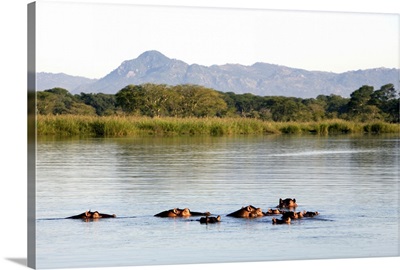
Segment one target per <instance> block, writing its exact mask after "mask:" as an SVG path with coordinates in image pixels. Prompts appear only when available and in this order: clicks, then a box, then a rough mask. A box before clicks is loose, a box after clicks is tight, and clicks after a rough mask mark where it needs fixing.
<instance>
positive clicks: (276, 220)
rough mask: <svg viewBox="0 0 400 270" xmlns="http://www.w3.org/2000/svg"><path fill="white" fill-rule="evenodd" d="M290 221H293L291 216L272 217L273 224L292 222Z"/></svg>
mask: <svg viewBox="0 0 400 270" xmlns="http://www.w3.org/2000/svg"><path fill="white" fill-rule="evenodd" d="M290 221H291V219H290V217H287V218H282V219H276V218H272V224H290Z"/></svg>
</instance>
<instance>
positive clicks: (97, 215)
mask: <svg viewBox="0 0 400 270" xmlns="http://www.w3.org/2000/svg"><path fill="white" fill-rule="evenodd" d="M92 218H101V216H100V214H99V212H97V211H95V212H94V213H93V214H92Z"/></svg>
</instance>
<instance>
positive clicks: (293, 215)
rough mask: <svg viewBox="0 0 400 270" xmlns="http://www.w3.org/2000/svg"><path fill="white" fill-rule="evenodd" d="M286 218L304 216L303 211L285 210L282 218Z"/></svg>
mask: <svg viewBox="0 0 400 270" xmlns="http://www.w3.org/2000/svg"><path fill="white" fill-rule="evenodd" d="M285 218H291V219H299V218H303V213H302V212H293V211H288V212H284V213H283V214H282V219H285Z"/></svg>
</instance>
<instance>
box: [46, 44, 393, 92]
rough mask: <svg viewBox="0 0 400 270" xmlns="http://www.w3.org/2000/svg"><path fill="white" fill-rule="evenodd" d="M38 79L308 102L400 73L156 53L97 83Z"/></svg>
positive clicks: (76, 88)
mask: <svg viewBox="0 0 400 270" xmlns="http://www.w3.org/2000/svg"><path fill="white" fill-rule="evenodd" d="M46 74H48V73H46ZM39 75H40V73H39ZM39 75H38V86H39V85H45V84H44V83H43V82H39V81H40V79H41V78H44V77H46V80H47V81H48V82H49V81H51V82H57V83H58V85H56V84H53V87H54V86H60V87H64V88H66V89H68V90H70V91H71V92H72V93H80V92H85V93H97V92H101V93H110V94H115V93H116V92H118V91H119V90H121V89H122V88H123V87H125V86H126V85H128V84H143V83H160V84H168V85H177V84H198V85H203V86H206V87H210V88H213V89H216V90H219V91H223V92H235V93H238V94H240V93H252V94H255V95H260V96H276V95H279V96H293V97H301V98H309V97H316V96H318V95H320V94H323V95H330V94H336V95H341V96H343V97H348V96H350V94H351V93H352V92H353V91H354V90H357V89H358V88H360V87H361V86H362V85H371V86H374V87H375V89H379V88H380V87H381V86H382V85H385V84H388V83H393V84H394V85H395V87H396V89H398V84H399V70H398V69H388V68H375V69H367V70H357V71H348V72H344V73H332V72H322V71H308V70H304V69H296V68H290V67H285V66H280V65H273V64H267V63H260V62H259V63H255V64H253V65H251V66H245V65H239V64H226V65H212V66H209V67H207V66H202V65H198V64H192V65H189V64H187V63H185V62H183V61H180V60H177V59H170V58H168V57H166V56H165V55H163V54H162V53H160V52H158V51H147V52H144V53H142V54H141V55H140V56H139V57H137V58H136V59H132V60H127V61H124V62H123V63H122V64H121V65H120V66H119V67H117V68H116V69H115V70H113V71H112V72H110V73H109V74H108V75H106V76H104V77H103V78H101V79H99V80H91V81H85V80H83V79H84V78H81V77H78V78H80V79H82V80H83V83H81V84H79V83H78V81H79V80H78V78H77V77H73V78H74V79H72V78H71V80H68V77H65V78H63V77H59V78H56V77H55V78H53V79H52V80H51V79H50V77H51V76H50V75H47V76H39ZM58 76H60V75H58ZM61 79H64V80H61ZM87 80H89V79H87ZM47 85H49V84H47ZM67 85H68V86H70V87H67ZM48 88H51V87H47V89H48ZM38 89H39V90H42V89H43V88H42V89H41V88H40V87H38Z"/></svg>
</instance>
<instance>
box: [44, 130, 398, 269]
mask: <svg viewBox="0 0 400 270" xmlns="http://www.w3.org/2000/svg"><path fill="white" fill-rule="evenodd" d="M399 142H400V139H399V136H393V135H391V136H389V135H375V136H371V135H369V136H367V135H365V136H362V135H357V136H347V135H346V136H285V135H279V136H275V135H271V136H235V137H162V138H157V137H139V138H85V139H82V138H81V139H75V138H74V139H53V138H40V139H39V140H38V143H37V167H36V168H37V172H36V174H37V175H36V178H37V183H36V192H37V193H36V196H37V202H36V220H37V221H36V224H37V227H36V234H37V238H36V239H37V242H36V247H37V249H36V251H37V267H38V268H66V267H99V266H130V265H159V264H187V263H189V264H190V263H196V264H198V263H208V262H209V263H217V262H249V261H270V260H291V259H329V258H363V257H377V256H398V255H399V167H398V166H399ZM279 198H283V199H284V198H296V201H297V203H298V208H297V209H296V210H297V211H303V210H306V211H318V212H319V215H318V216H316V217H314V218H303V219H298V220H292V223H291V224H290V225H273V224H272V222H271V220H272V218H273V217H272V216H266V217H261V218H255V219H237V218H232V217H227V216H226V214H228V213H230V212H233V211H235V210H237V209H240V208H241V207H243V206H247V205H254V206H256V207H260V208H262V209H263V211H266V210H267V209H268V208H275V207H276V206H277V204H278V202H279ZM175 207H179V208H185V207H188V208H190V209H191V210H192V211H200V212H205V211H209V212H211V213H212V214H213V216H217V215H220V216H221V222H220V223H217V224H207V225H205V224H200V222H199V221H198V217H190V218H158V217H154V214H156V213H159V212H161V211H164V210H167V209H172V208H175ZM89 209H90V210H92V211H95V210H97V211H99V212H102V213H108V214H116V215H117V218H112V219H101V220H98V221H92V222H83V221H81V220H71V219H65V217H67V216H72V215H76V214H79V213H82V212H85V211H86V210H89ZM277 217H279V216H277Z"/></svg>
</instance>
